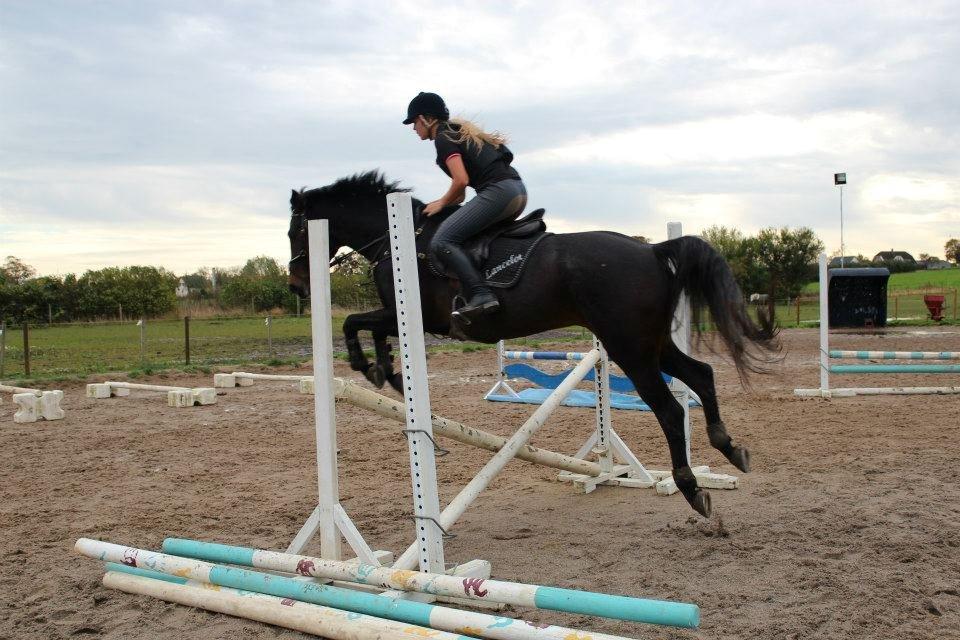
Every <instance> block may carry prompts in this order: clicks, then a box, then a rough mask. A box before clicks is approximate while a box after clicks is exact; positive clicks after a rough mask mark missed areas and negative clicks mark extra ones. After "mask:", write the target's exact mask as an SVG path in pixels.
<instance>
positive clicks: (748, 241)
mask: <svg viewBox="0 0 960 640" xmlns="http://www.w3.org/2000/svg"><path fill="white" fill-rule="evenodd" d="M700 237H702V238H703V239H704V240H706V241H707V242H709V243H710V245H711V246H712V247H713V248H714V249H716V250H717V252H719V253H720V255H722V256H723V259H724V260H726V261H727V264H728V265H730V270H731V271H733V277H734V278H736V280H737V284H738V285H740V290H741V291H743V292H744V293H746V294H750V293H754V292H757V291H765V290H766V285H767V280H768V276H767V271H766V269H765V268H764V266H763V265H762V264H760V263H759V262H758V261H757V260H756V259H755V255H756V248H755V244H756V240H755V239H754V238H748V237H746V236H744V235H743V233H741V232H740V230H739V229H734V228H731V227H723V226H717V225H715V226H712V227H710V228H708V229H704V230H703V231H702V232H701V234H700Z"/></svg>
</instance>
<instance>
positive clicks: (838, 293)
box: [827, 268, 890, 328]
mask: <svg viewBox="0 0 960 640" xmlns="http://www.w3.org/2000/svg"><path fill="white" fill-rule="evenodd" d="M827 279H828V280H829V282H830V284H829V287H830V288H829V289H828V291H827V295H828V296H829V305H830V327H831V328H835V327H885V326H887V281H888V280H889V279H890V271H889V270H887V269H878V268H870V269H830V270H829V271H828V272H827Z"/></svg>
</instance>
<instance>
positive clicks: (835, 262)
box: [827, 256, 864, 269]
mask: <svg viewBox="0 0 960 640" xmlns="http://www.w3.org/2000/svg"><path fill="white" fill-rule="evenodd" d="M827 266H828V267H830V268H831V269H839V268H840V256H837V257H835V258H830V262H829V263H828V264H827ZM843 266H844V267H862V266H864V265H862V264H860V261H859V260H858V259H857V256H843Z"/></svg>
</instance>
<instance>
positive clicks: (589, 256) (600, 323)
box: [288, 171, 779, 517]
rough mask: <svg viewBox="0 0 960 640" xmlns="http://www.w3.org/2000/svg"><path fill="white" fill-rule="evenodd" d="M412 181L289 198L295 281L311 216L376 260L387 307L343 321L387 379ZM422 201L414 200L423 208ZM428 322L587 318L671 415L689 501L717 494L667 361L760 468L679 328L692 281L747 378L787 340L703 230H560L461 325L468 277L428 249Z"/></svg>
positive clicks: (677, 466) (486, 334)
mask: <svg viewBox="0 0 960 640" xmlns="http://www.w3.org/2000/svg"><path fill="white" fill-rule="evenodd" d="M396 191H403V189H400V188H399V187H398V185H397V183H395V182H387V181H386V180H385V179H384V178H383V176H381V175H380V174H379V173H378V172H375V171H374V172H369V173H363V174H358V175H355V176H352V177H349V178H344V179H341V180H339V181H337V182H335V183H334V184H332V185H329V186H326V187H322V188H319V189H311V190H308V191H305V190H301V191H294V192H293V194H292V196H291V198H290V206H291V210H292V217H291V221H290V231H289V234H288V235H289V237H290V249H291V255H292V256H293V259H292V260H291V261H290V288H291V290H292V291H294V292H295V293H296V294H298V295H300V296H301V297H305V296H307V295H308V293H309V291H310V286H309V285H310V273H309V262H308V254H307V220H314V219H317V218H326V219H327V220H329V222H330V256H329V257H330V258H331V259H333V258H334V255H335V254H336V253H337V251H338V250H339V249H340V248H341V247H350V248H351V249H354V250H356V251H358V252H359V253H360V254H362V255H363V256H364V257H365V258H366V259H367V260H369V261H370V262H371V264H372V265H373V267H372V272H373V278H374V281H375V283H376V286H377V293H378V294H379V297H380V302H381V303H382V304H383V308H381V309H377V310H375V311H371V312H368V313H359V314H353V315H351V316H348V317H347V319H346V321H345V322H344V325H343V331H344V334H345V337H346V344H347V349H348V352H349V356H350V364H351V366H352V367H353V369H354V370H357V371H362V372H364V374H365V375H366V377H367V378H368V379H369V380H370V381H371V382H373V383H374V384H375V385H377V386H378V387H382V386H383V384H384V382H385V381H388V382H390V383H391V384H392V385H393V386H394V388H396V389H398V390H400V389H401V387H400V375H399V374H395V373H394V372H393V364H392V360H393V359H392V356H391V353H390V345H389V344H388V343H387V337H388V336H397V316H396V309H395V301H394V291H393V272H392V266H391V260H390V257H389V255H390V244H389V242H388V240H387V237H386V233H387V206H386V195H387V194H388V193H392V192H396ZM422 205H423V203H421V202H420V201H418V200H414V209H415V215H417V213H416V212H417V211H419V208H420V207H422ZM442 215H443V214H438V215H436V216H433V217H432V218H423V219H422V220H419V219H418V220H416V221H415V224H417V225H418V226H420V227H422V233H421V234H420V238H418V251H420V252H424V253H425V252H426V249H425V247H426V244H424V245H423V247H424V248H420V247H421V243H422V242H423V243H426V242H429V238H430V237H431V236H432V232H433V231H435V230H436V227H437V225H438V223H439V220H440V219H441V218H442ZM419 267H420V269H419V270H420V296H421V304H422V308H423V327H424V330H425V331H427V332H429V333H435V334H441V335H453V337H457V338H460V339H470V340H475V341H479V342H487V343H494V342H496V341H498V340H501V339H509V338H517V337H522V336H528V335H531V334H535V333H539V332H541V331H547V330H550V329H558V328H562V327H567V326H571V325H580V326H583V327H586V328H587V329H589V330H590V331H592V332H593V333H594V335H596V336H597V338H599V339H600V341H601V342H603V344H604V346H605V347H606V349H607V352H608V354H609V357H610V359H611V360H613V361H614V362H616V363H617V364H618V365H619V366H620V368H621V369H623V371H624V373H625V374H626V375H627V376H628V377H629V378H630V380H631V381H632V382H633V384H634V386H635V387H636V389H637V392H638V393H639V395H640V397H641V398H643V401H644V402H646V403H647V404H648V405H649V406H650V408H651V409H652V410H653V413H654V414H655V415H656V417H657V421H658V422H659V423H660V427H661V428H662V429H663V432H664V435H665V436H666V439H667V443H668V445H669V447H670V458H671V461H672V466H673V477H674V479H675V481H676V483H677V487H679V489H680V491H681V492H682V493H683V495H684V497H685V498H686V499H687V501H688V502H689V503H690V505H691V506H692V507H693V508H694V509H695V510H696V511H697V512H699V513H700V514H702V515H703V516H705V517H709V515H710V509H711V507H710V495H709V494H708V493H707V492H706V491H704V490H702V489H700V488H699V487H698V486H697V480H696V478H695V476H694V475H693V472H692V471H691V469H690V466H689V461H688V460H687V455H686V442H685V437H684V424H683V408H682V407H681V406H680V404H679V403H678V402H677V400H676V399H675V398H674V396H673V394H672V393H671V392H670V389H669V387H668V386H667V384H666V383H665V382H664V380H663V377H662V376H661V375H660V372H661V371H663V372H665V373H667V374H669V375H671V376H674V377H676V378H679V379H680V380H681V381H682V382H684V383H685V384H686V385H687V386H688V387H690V388H691V389H692V390H693V391H694V392H696V394H697V395H698V396H699V397H700V400H701V402H702V403H703V412H704V415H705V417H706V420H707V434H708V436H709V439H710V444H711V445H713V446H714V447H715V448H717V449H718V450H719V451H721V452H722V453H723V454H724V456H726V458H727V459H728V460H729V461H730V462H731V463H732V464H733V465H734V466H736V467H737V468H738V469H740V470H741V471H743V472H747V471H749V470H750V454H749V452H748V451H747V449H746V447H743V446H740V445H738V444H734V443H733V441H732V440H731V438H730V436H729V435H728V434H727V430H726V427H725V426H724V423H723V421H722V420H721V419H720V409H719V406H718V405H717V395H716V390H715V389H714V383H713V370H712V368H711V367H710V366H709V365H707V364H706V363H703V362H700V361H699V360H695V359H693V358H691V357H690V356H688V355H686V354H684V353H683V352H682V351H680V349H679V348H677V346H676V345H675V344H674V343H673V340H672V339H671V335H670V333H671V324H672V321H673V317H674V311H675V309H676V307H677V303H678V300H679V297H680V294H681V293H686V294H687V296H688V297H689V299H690V302H691V309H692V311H693V313H692V323H693V326H694V327H696V329H697V331H698V333H699V331H700V328H701V327H700V322H699V319H700V316H701V311H702V309H703V308H704V307H707V308H708V309H709V310H710V315H711V318H712V320H713V323H714V324H715V325H716V328H717V334H718V335H719V336H720V338H721V339H722V341H723V343H724V344H725V346H726V347H727V350H728V351H729V353H730V355H731V357H732V358H733V361H734V363H735V364H736V366H737V370H738V372H739V373H740V375H741V379H745V378H746V375H747V373H748V372H751V371H753V372H758V371H763V370H764V365H765V364H766V363H769V362H770V361H771V360H772V359H773V354H774V353H775V352H777V351H778V350H779V343H778V340H777V339H776V338H775V336H774V335H773V332H772V331H771V327H770V326H769V323H763V324H767V326H764V327H760V326H758V325H757V324H755V323H754V322H753V320H752V319H751V318H750V317H749V316H748V314H747V310H746V307H745V305H744V302H743V296H742V295H741V292H740V288H739V287H738V286H737V283H736V281H735V280H734V278H733V274H732V273H731V271H730V267H729V266H728V265H727V263H726V262H725V261H724V259H723V258H722V257H721V256H720V254H718V253H717V252H716V251H715V250H714V249H713V248H712V247H711V246H710V245H709V244H707V243H706V242H705V241H703V240H701V239H700V238H696V237H693V236H684V237H682V238H677V239H675V240H669V241H667V242H661V243H658V244H641V243H640V242H638V241H636V240H634V239H633V238H630V237H628V236H624V235H621V234H618V233H613V232H608V231H592V232H586V233H566V234H556V235H549V236H547V237H546V238H544V239H543V240H542V241H541V242H540V244H539V245H538V246H537V248H536V249H535V250H534V253H533V254H532V255H531V256H530V258H529V260H528V263H527V265H526V266H525V271H524V275H523V277H522V278H521V280H520V282H519V283H518V284H517V285H516V286H514V287H513V288H510V289H498V290H497V292H498V295H499V297H500V303H501V310H500V311H499V312H498V313H496V314H493V315H488V316H482V317H480V318H477V319H475V320H474V321H473V322H472V323H471V324H470V325H469V326H466V327H464V326H460V325H459V323H458V324H457V325H454V326H451V316H450V312H451V308H452V301H453V298H454V296H455V295H456V294H457V293H458V287H457V283H456V281H454V280H450V279H448V278H445V277H440V276H437V275H435V274H434V273H433V272H432V271H431V270H430V269H429V268H427V267H426V266H425V264H424V263H423V262H422V261H421V262H420V264H419ZM359 331H370V332H372V334H373V338H374V345H375V351H376V364H370V363H369V362H368V361H367V358H366V356H365V355H364V353H363V350H362V348H361V346H360V340H359V338H358V332H359Z"/></svg>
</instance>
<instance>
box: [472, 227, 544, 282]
mask: <svg viewBox="0 0 960 640" xmlns="http://www.w3.org/2000/svg"><path fill="white" fill-rule="evenodd" d="M548 235H550V234H547V233H543V234H540V235H537V236H534V237H530V238H504V237H502V236H501V237H499V238H497V239H496V240H494V241H493V243H491V245H490V253H489V255H488V256H487V259H486V260H485V261H484V263H483V266H482V267H481V269H480V273H481V275H482V276H483V279H484V280H485V281H486V283H487V284H488V285H489V286H491V287H499V288H501V289H507V288H509V287H512V286H513V285H515V284H516V283H517V281H518V280H519V279H520V274H521V273H523V267H524V265H526V263H527V259H528V258H529V257H530V255H531V254H532V253H533V250H534V249H536V247H537V245H538V244H540V241H541V240H543V239H544V238H546V237H547V236H548Z"/></svg>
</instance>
